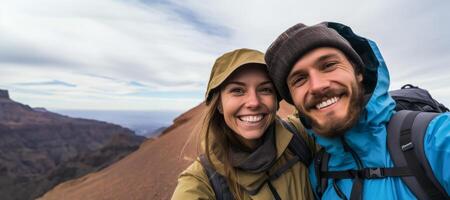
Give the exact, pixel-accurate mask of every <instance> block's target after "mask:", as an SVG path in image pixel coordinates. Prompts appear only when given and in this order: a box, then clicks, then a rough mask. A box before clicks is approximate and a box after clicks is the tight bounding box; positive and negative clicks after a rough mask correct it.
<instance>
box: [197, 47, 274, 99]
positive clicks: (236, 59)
mask: <svg viewBox="0 0 450 200" xmlns="http://www.w3.org/2000/svg"><path fill="white" fill-rule="evenodd" d="M247 64H261V65H264V66H266V62H265V61H264V54H263V53H262V52H260V51H257V50H253V49H237V50H234V51H231V52H228V53H225V54H223V55H222V56H220V57H219V58H217V60H216V62H215V63H214V66H213V68H212V70H211V75H210V77H209V82H208V88H207V89H206V94H205V98H206V103H209V101H210V100H211V96H212V93H213V92H212V91H213V90H214V89H216V88H218V87H219V86H220V84H222V83H223V82H224V81H225V80H226V79H227V78H228V77H229V76H230V75H231V74H232V73H233V72H234V71H236V69H238V68H239V67H242V66H244V65H247ZM266 69H267V68H266Z"/></svg>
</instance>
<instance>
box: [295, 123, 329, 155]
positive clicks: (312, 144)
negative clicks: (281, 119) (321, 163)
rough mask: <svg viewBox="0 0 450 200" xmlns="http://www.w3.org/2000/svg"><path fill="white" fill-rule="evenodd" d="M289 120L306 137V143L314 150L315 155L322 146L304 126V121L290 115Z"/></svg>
mask: <svg viewBox="0 0 450 200" xmlns="http://www.w3.org/2000/svg"><path fill="white" fill-rule="evenodd" d="M287 120H288V121H289V122H290V123H291V124H293V125H294V126H295V128H296V129H297V131H298V132H299V134H300V136H301V137H303V138H304V139H305V141H306V144H307V145H308V146H309V148H310V149H311V150H312V153H313V156H314V155H315V154H316V153H317V152H318V151H319V150H320V149H321V147H320V146H319V145H318V144H316V142H315V140H314V138H313V137H312V136H310V135H309V134H308V133H307V132H306V129H305V127H304V126H303V124H302V122H301V121H300V119H298V117H297V116H295V115H289V116H288V117H287Z"/></svg>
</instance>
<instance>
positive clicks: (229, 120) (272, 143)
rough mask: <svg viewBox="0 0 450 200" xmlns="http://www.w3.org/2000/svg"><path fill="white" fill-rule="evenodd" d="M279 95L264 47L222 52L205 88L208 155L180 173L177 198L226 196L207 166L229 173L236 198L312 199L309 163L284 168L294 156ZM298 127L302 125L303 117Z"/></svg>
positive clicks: (226, 175)
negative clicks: (218, 190)
mask: <svg viewBox="0 0 450 200" xmlns="http://www.w3.org/2000/svg"><path fill="white" fill-rule="evenodd" d="M277 99H278V97H277V93H276V91H275V89H274V86H273V84H272V81H271V80H270V78H269V76H268V74H267V68H266V65H265V62H264V55H263V54H262V53H261V52H258V51H255V50H250V49H238V50H235V51H232V52H229V53H226V54H224V55H223V56H221V57H219V58H218V59H217V60H216V62H215V64H214V66H213V69H212V71H211V76H210V79H209V83H208V88H207V91H206V105H207V109H206V112H205V115H204V119H203V126H202V131H201V132H202V146H203V149H204V154H203V155H202V156H201V159H198V160H196V161H195V162H194V163H193V164H192V165H191V166H190V167H189V168H188V169H186V170H185V171H184V172H183V173H181V175H180V177H179V179H178V185H177V187H176V189H175V192H174V194H173V196H172V199H175V200H185V199H221V198H219V196H218V195H221V197H222V195H223V194H215V192H214V187H213V186H212V184H211V179H208V175H207V170H206V166H205V165H209V166H212V169H213V170H214V171H215V172H217V173H218V174H220V175H221V176H223V177H224V180H226V182H225V183H226V186H228V187H227V188H228V190H229V193H230V194H231V196H232V198H233V199H261V200H264V199H271V200H272V199H274V198H275V199H313V195H312V191H311V187H310V184H309V181H308V180H309V179H308V174H307V168H306V167H305V166H304V165H303V164H302V163H300V162H295V163H294V164H293V165H292V166H291V165H289V167H288V168H287V167H284V166H288V164H289V163H291V162H289V161H292V159H293V158H294V154H293V153H291V151H289V150H288V149H287V146H288V144H289V142H290V140H291V138H292V136H293V135H292V133H291V132H289V131H288V130H286V129H285V128H284V127H283V126H282V125H281V123H280V120H279V119H276V111H277V109H278V100H277ZM296 127H297V129H299V130H303V127H301V125H299V122H298V121H297V122H296ZM300 132H301V134H302V137H306V136H305V135H306V133H305V132H304V131H300ZM306 141H307V143H308V145H309V147H311V148H312V147H314V144H313V142H312V141H311V140H306ZM202 158H203V159H202ZM200 160H202V161H200ZM283 167H284V168H287V169H284V168H283ZM282 168H283V170H281V169H282ZM277 171H282V173H281V175H280V176H275V175H273V174H275V173H276V172H277ZM268 177H275V178H270V179H269V178H268Z"/></svg>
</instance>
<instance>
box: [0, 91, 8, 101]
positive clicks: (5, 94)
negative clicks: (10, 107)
mask: <svg viewBox="0 0 450 200" xmlns="http://www.w3.org/2000/svg"><path fill="white" fill-rule="evenodd" d="M0 99H9V93H8V90H3V89H0Z"/></svg>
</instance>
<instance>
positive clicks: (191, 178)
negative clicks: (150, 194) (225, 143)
mask: <svg viewBox="0 0 450 200" xmlns="http://www.w3.org/2000/svg"><path fill="white" fill-rule="evenodd" d="M186 199H192V200H207V199H208V200H214V199H215V195H214V191H213V189H212V188H211V186H210V185H209V181H208V177H207V176H206V173H205V172H204V170H203V167H202V166H201V164H200V162H198V161H195V162H194V163H193V164H192V165H191V166H189V168H187V169H186V170H185V171H184V172H182V173H181V174H180V176H179V177H178V184H177V187H176V188H175V191H174V193H173V195H172V200H186Z"/></svg>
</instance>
